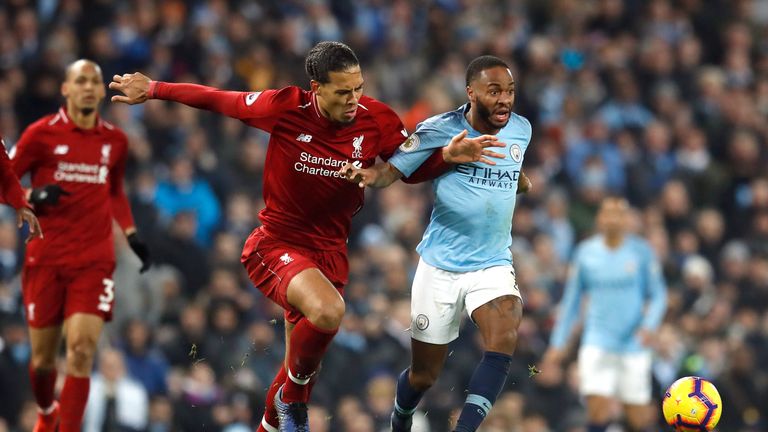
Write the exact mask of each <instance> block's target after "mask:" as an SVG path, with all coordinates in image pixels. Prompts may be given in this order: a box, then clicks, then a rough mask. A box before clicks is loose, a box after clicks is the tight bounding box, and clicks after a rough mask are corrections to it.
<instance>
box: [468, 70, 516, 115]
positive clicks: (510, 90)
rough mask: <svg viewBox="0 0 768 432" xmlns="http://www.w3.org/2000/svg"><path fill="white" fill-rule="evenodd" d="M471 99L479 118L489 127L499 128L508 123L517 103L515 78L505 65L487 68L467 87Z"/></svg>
mask: <svg viewBox="0 0 768 432" xmlns="http://www.w3.org/2000/svg"><path fill="white" fill-rule="evenodd" d="M467 94H468V96H469V101H470V102H472V107H473V108H475V110H476V112H477V119H478V120H480V121H481V122H483V123H485V124H486V125H487V126H488V127H489V129H493V130H499V129H501V128H503V127H504V126H506V125H507V122H509V116H510V115H511V113H512V104H514V103H515V79H514V77H512V72H510V70H509V69H507V68H505V67H503V66H497V67H492V68H489V69H486V70H484V71H482V72H480V74H479V75H478V76H477V78H476V79H475V80H474V81H472V82H471V83H470V86H469V87H468V88H467Z"/></svg>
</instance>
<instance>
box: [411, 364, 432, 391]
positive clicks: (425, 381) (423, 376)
mask: <svg viewBox="0 0 768 432" xmlns="http://www.w3.org/2000/svg"><path fill="white" fill-rule="evenodd" d="M439 374H440V372H439V371H433V370H429V369H423V370H418V369H411V373H410V375H409V376H408V383H409V384H411V387H413V388H414V389H415V390H417V391H420V392H424V391H427V390H429V388H430V387H432V386H433V385H434V384H435V382H436V381H437V376H438V375H439Z"/></svg>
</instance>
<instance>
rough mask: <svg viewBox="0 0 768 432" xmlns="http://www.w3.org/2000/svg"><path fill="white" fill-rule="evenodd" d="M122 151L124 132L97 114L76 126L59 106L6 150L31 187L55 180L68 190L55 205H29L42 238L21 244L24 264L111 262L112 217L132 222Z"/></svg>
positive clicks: (122, 223) (125, 143)
mask: <svg viewBox="0 0 768 432" xmlns="http://www.w3.org/2000/svg"><path fill="white" fill-rule="evenodd" d="M127 151H128V141H127V139H126V137H125V134H124V133H123V132H122V131H120V130H119V129H118V128H116V127H115V126H113V125H111V124H109V123H107V122H105V121H103V120H101V119H98V120H97V124H96V126H95V127H94V128H92V129H81V128H79V127H78V126H77V125H75V123H74V122H73V121H72V120H71V119H70V118H69V116H68V115H67V113H66V110H65V109H64V108H61V109H59V111H58V112H57V113H56V114H53V115H49V116H46V117H43V118H41V119H40V120H38V121H36V122H35V123H33V124H31V125H30V126H29V127H28V128H27V129H26V130H25V131H24V133H23V134H22V136H21V138H20V139H19V142H18V143H17V145H16V147H14V149H13V151H12V152H11V157H12V163H13V168H14V170H15V171H16V174H17V175H18V176H19V177H21V176H23V175H24V174H26V173H27V172H29V173H30V174H31V180H32V187H33V188H37V187H42V186H45V185H49V184H58V185H59V186H61V188H62V189H63V190H64V191H65V192H67V193H68V194H69V195H62V196H61V198H60V200H59V203H58V204H57V205H39V206H35V213H36V214H37V217H38V219H39V220H40V226H41V228H42V229H43V235H44V236H45V238H43V239H38V238H36V239H34V240H32V241H30V242H29V244H28V245H27V253H26V258H25V265H87V264H89V263H93V262H95V261H109V262H114V261H115V252H114V245H113V240H112V220H113V218H114V219H115V220H117V222H118V224H119V225H120V226H121V227H122V228H123V229H124V230H125V229H128V228H130V227H133V217H132V216H131V211H130V207H129V204H128V199H127V198H126V196H125V193H124V191H123V173H124V172H125V161H126V157H127Z"/></svg>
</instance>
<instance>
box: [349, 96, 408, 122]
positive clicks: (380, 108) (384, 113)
mask: <svg viewBox="0 0 768 432" xmlns="http://www.w3.org/2000/svg"><path fill="white" fill-rule="evenodd" d="M358 107H359V108H358V113H360V110H362V113H361V114H362V115H363V116H370V117H371V118H372V119H373V121H374V122H376V123H377V124H378V125H379V127H383V126H386V125H391V124H392V123H397V124H400V116H398V115H397V113H396V112H395V110H393V109H392V108H391V107H390V106H389V105H387V104H385V103H384V102H381V101H379V100H376V99H374V98H372V97H369V96H363V97H361V98H360V102H359V103H358Z"/></svg>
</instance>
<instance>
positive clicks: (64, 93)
mask: <svg viewBox="0 0 768 432" xmlns="http://www.w3.org/2000/svg"><path fill="white" fill-rule="evenodd" d="M68 94H69V86H67V82H66V81H64V82H62V83H61V95H62V96H64V97H65V98H66V97H67V95H68Z"/></svg>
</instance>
